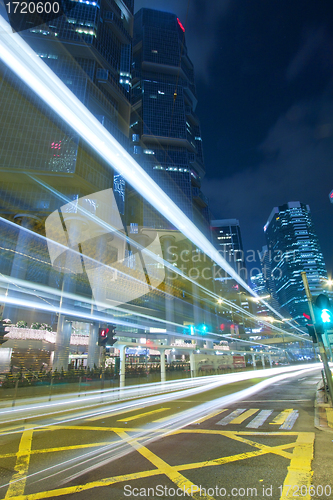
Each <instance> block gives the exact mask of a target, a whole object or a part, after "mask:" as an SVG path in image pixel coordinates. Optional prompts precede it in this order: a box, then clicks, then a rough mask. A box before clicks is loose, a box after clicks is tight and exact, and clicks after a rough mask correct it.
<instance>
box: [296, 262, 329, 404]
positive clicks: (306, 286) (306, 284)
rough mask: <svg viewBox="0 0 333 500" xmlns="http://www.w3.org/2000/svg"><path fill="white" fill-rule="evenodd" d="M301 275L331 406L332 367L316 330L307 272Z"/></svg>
mask: <svg viewBox="0 0 333 500" xmlns="http://www.w3.org/2000/svg"><path fill="white" fill-rule="evenodd" d="M301 275H302V280H303V284H304V289H305V293H306V298H307V299H308V305H309V310H310V316H311V319H312V323H313V328H314V332H315V335H316V339H317V343H318V347H319V353H320V356H321V359H322V362H323V365H324V372H325V376H326V380H327V385H328V391H329V396H330V400H331V404H332V405H333V381H332V373H331V370H330V367H329V365H328V360H327V355H326V350H325V346H324V344H323V341H322V338H321V336H320V335H318V333H317V330H316V326H317V325H316V318H315V314H314V311H313V306H312V296H311V292H310V288H309V282H308V278H307V276H306V272H305V271H302V272H301Z"/></svg>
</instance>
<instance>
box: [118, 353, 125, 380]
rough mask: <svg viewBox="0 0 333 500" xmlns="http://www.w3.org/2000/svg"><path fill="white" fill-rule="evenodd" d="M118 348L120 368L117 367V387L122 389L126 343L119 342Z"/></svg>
mask: <svg viewBox="0 0 333 500" xmlns="http://www.w3.org/2000/svg"><path fill="white" fill-rule="evenodd" d="M118 349H119V350H120V369H119V387H120V388H121V389H123V388H124V387H125V361H126V357H125V349H126V345H123V344H121V345H120V346H119V347H118Z"/></svg>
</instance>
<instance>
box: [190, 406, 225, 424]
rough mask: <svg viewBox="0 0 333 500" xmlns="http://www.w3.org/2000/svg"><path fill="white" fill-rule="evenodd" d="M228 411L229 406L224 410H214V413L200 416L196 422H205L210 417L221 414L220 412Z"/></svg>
mask: <svg viewBox="0 0 333 500" xmlns="http://www.w3.org/2000/svg"><path fill="white" fill-rule="evenodd" d="M225 411H227V408H224V409H223V410H218V411H213V412H212V413H209V415H206V416H205V417H202V418H200V419H199V420H196V421H195V423H196V424H201V423H202V422H205V421H206V420H209V419H210V418H213V417H216V415H220V413H223V412H225Z"/></svg>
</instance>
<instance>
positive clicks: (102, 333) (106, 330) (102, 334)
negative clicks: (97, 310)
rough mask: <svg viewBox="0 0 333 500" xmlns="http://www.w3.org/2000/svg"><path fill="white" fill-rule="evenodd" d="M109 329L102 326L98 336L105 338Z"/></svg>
mask: <svg viewBox="0 0 333 500" xmlns="http://www.w3.org/2000/svg"><path fill="white" fill-rule="evenodd" d="M109 331H110V330H109V329H108V328H104V329H103V330H101V331H100V336H101V337H103V338H105V337H107V336H108V333H109Z"/></svg>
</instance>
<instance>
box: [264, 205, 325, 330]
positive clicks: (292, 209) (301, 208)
mask: <svg viewBox="0 0 333 500" xmlns="http://www.w3.org/2000/svg"><path fill="white" fill-rule="evenodd" d="M264 231H265V234H266V239H267V245H268V254H267V255H268V258H269V263H270V268H271V278H272V279H271V283H273V284H274V288H275V293H274V296H275V297H276V298H277V300H278V302H279V304H280V306H281V307H283V308H285V309H287V310H288V312H289V314H290V315H291V317H292V318H293V319H295V320H297V321H298V322H299V323H300V324H303V325H304V324H305V322H306V321H305V319H304V317H303V313H304V312H306V313H308V306H307V300H306V296H305V291H304V286H303V282H302V277H301V271H306V274H307V277H308V281H309V287H310V290H311V293H312V295H314V296H316V295H318V294H319V293H321V292H322V287H323V284H324V280H325V279H327V273H326V269H325V263H324V258H323V254H322V252H321V248H320V244H319V241H318V237H317V235H316V233H315V231H314V226H313V222H312V219H311V214H310V207H309V206H308V205H305V204H304V203H300V202H299V201H292V202H289V203H286V204H285V205H282V206H279V207H274V208H273V210H272V212H271V214H270V216H269V218H268V221H267V223H266V225H265V227H264Z"/></svg>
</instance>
